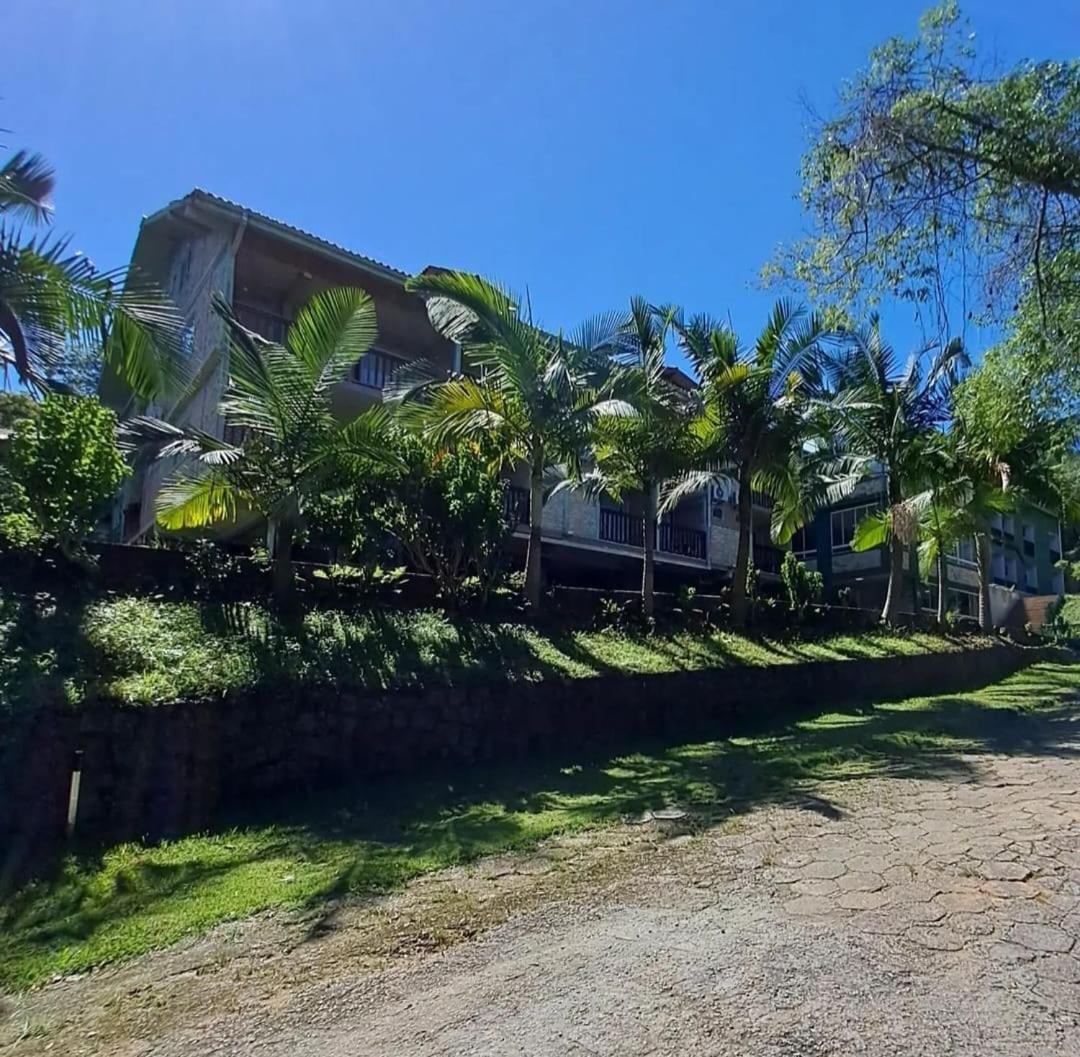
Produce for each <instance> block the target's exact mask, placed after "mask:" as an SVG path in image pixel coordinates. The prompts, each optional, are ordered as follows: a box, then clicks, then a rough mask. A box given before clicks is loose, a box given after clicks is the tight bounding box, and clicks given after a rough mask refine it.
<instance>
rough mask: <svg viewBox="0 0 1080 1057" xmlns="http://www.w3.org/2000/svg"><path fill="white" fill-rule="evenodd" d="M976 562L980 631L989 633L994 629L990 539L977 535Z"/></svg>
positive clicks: (985, 535)
mask: <svg viewBox="0 0 1080 1057" xmlns="http://www.w3.org/2000/svg"><path fill="white" fill-rule="evenodd" d="M975 561H976V563H977V564H978V567H979V629H980V630H981V631H985V632H989V631H990V629H991V628H992V627H993V617H992V616H991V613H990V537H989V536H988V535H987V534H986V533H985V532H977V533H975Z"/></svg>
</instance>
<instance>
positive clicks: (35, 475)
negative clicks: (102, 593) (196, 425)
mask: <svg viewBox="0 0 1080 1057" xmlns="http://www.w3.org/2000/svg"><path fill="white" fill-rule="evenodd" d="M10 462H11V471H12V475H13V477H14V479H15V481H16V482H17V483H18V485H19V486H21V488H22V489H23V491H24V493H25V498H26V506H27V509H28V512H29V513H30V514H31V515H32V516H33V518H34V520H35V522H36V523H37V527H38V529H39V530H40V531H41V533H42V534H43V535H44V536H46V537H49V538H51V539H53V540H55V541H56V542H57V543H58V544H59V545H60V547H61V548H62V549H63V550H64V551H65V553H72V552H73V551H75V550H77V549H78V548H79V547H80V545H81V542H82V540H83V539H84V538H85V537H86V536H88V535H89V534H90V532H91V530H92V529H93V528H94V526H95V524H96V522H97V518H98V515H99V514H100V513H101V512H102V510H103V508H104V507H105V506H106V504H107V503H108V502H109V500H111V499H112V498H113V497H114V496H115V494H116V490H117V488H118V487H119V486H120V482H121V481H123V479H124V478H125V477H126V476H127V475H128V473H129V472H130V471H129V469H128V466H127V464H126V463H125V462H124V458H123V456H122V455H121V453H120V450H119V448H118V447H117V443H116V416H115V415H114V414H113V412H112V411H111V410H109V409H108V408H106V407H104V406H103V405H102V404H101V402H100V401H98V400H97V399H96V398H94V397H74V396H60V395H56V394H50V395H49V396H47V397H46V398H45V400H44V401H43V402H42V403H41V405H40V406H39V408H38V412H37V415H36V416H34V417H33V418H29V419H23V420H22V421H21V422H20V423H19V425H18V428H17V430H16V432H15V435H14V437H13V438H12V441H11V455H10Z"/></svg>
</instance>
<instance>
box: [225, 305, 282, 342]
mask: <svg viewBox="0 0 1080 1057" xmlns="http://www.w3.org/2000/svg"><path fill="white" fill-rule="evenodd" d="M233 315H234V316H236V319H237V322H238V323H239V324H240V325H241V326H242V327H246V328H247V329H248V330H253V331H255V333H256V334H261V335H262V336H263V337H264V338H266V340H267V341H276V342H277V343H278V344H280V343H281V342H283V341H284V340H285V335H286V333H288V330H289V327H291V326H292V320H291V319H287V318H286V317H285V316H282V315H279V314H278V313H277V312H268V311H267V310H266V309H263V308H256V307H255V306H254V305H245V304H244V303H243V302H241V301H237V302H235V303H234V304H233Z"/></svg>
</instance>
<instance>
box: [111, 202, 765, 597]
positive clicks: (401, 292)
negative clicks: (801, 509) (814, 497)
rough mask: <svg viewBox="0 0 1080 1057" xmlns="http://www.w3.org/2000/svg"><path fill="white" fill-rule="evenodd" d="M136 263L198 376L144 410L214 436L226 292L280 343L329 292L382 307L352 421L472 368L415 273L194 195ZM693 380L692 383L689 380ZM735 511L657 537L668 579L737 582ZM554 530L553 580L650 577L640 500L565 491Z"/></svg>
mask: <svg viewBox="0 0 1080 1057" xmlns="http://www.w3.org/2000/svg"><path fill="white" fill-rule="evenodd" d="M132 264H133V266H134V267H135V268H137V269H138V270H139V271H141V272H142V273H144V274H146V275H148V276H150V277H151V278H153V279H155V280H156V281H157V282H158V283H159V284H160V285H161V286H162V287H163V289H164V290H165V291H166V292H167V293H168V294H169V296H170V297H171V298H172V300H173V301H174V303H175V304H176V305H178V306H179V308H180V310H181V312H182V313H183V315H184V317H185V319H186V320H187V323H188V333H187V348H188V355H189V357H190V362H189V363H188V365H187V366H188V370H189V373H190V375H191V376H192V377H193V378H194V379H195V381H194V383H193V385H192V386H191V387H190V388H189V390H188V392H187V393H186V394H185V395H184V396H183V398H181V399H180V400H178V401H176V402H173V403H171V404H168V405H158V406H153V407H150V408H147V409H145V410H146V411H148V412H149V413H152V414H156V415H159V416H161V417H163V418H166V419H169V420H171V421H175V422H178V423H189V424H192V425H195V426H198V427H199V428H200V429H203V430H205V431H207V432H209V433H211V434H213V435H215V436H219V437H223V436H225V434H226V430H227V427H226V425H225V423H224V421H223V420H222V418H221V416H220V414H219V413H218V410H217V409H218V403H219V401H220V400H221V397H222V395H223V393H224V390H225V385H226V382H227V367H228V365H227V342H226V333H225V328H224V324H223V323H222V321H221V319H220V318H219V317H218V315H217V314H216V313H215V312H214V310H213V307H212V298H213V296H214V295H215V294H220V295H221V296H223V297H224V298H225V299H226V300H227V301H228V302H230V303H231V305H232V307H233V311H234V313H235V315H236V316H237V318H238V319H239V320H240V322H241V323H243V324H244V325H245V326H246V327H248V328H249V329H251V330H253V331H256V332H257V333H260V334H262V335H263V336H264V337H266V338H268V339H270V340H275V341H276V340H281V339H282V338H283V336H284V334H285V332H286V330H287V328H288V326H289V324H290V322H291V321H292V319H293V318H294V317H295V315H296V313H297V311H298V310H299V309H300V308H301V307H302V306H303V305H304V304H305V303H306V302H307V301H308V300H309V299H310V298H311V297H312V296H313V295H314V294H316V293H317V292H318V291H320V290H323V289H326V288H327V287H331V286H358V287H361V288H362V289H364V290H366V291H367V293H368V294H369V295H370V296H371V297H372V299H373V301H374V303H375V310H376V315H377V318H378V328H379V336H378V340H377V342H376V344H375V346H374V348H373V349H372V350H371V351H370V352H368V353H367V354H366V355H364V356H363V357H362V358H360V359H359V360H358V361H357V363H356V365H355V366H354V367H353V369H352V370H351V371H350V372H349V374H348V376H347V377H345V378H343V379H342V380H341V382H340V384H339V385H338V386H337V389H336V390H335V393H334V397H333V408H334V411H335V413H336V414H337V415H339V416H340V417H342V418H343V419H347V418H349V417H352V416H354V415H356V414H357V413H358V412H360V411H361V410H363V409H364V408H365V407H369V406H371V404H372V403H374V402H376V401H378V400H380V399H381V398H382V392H383V389H384V387H385V386H386V384H387V383H388V382H389V381H390V379H391V378H392V376H393V374H394V372H395V371H396V370H397V368H398V367H400V366H401V365H403V364H405V363H408V362H411V361H414V360H417V359H424V360H427V361H428V362H429V363H430V364H432V365H433V366H434V367H435V369H436V370H437V371H445V372H446V373H447V374H449V373H451V372H453V371H457V370H460V369H461V367H462V364H461V356H460V350H459V349H457V348H456V347H455V346H454V345H453V344H452V343H451V342H449V341H447V340H446V339H445V338H443V337H442V336H441V335H439V334H438V333H436V332H435V330H434V329H433V328H432V326H431V324H430V322H429V320H428V316H427V310H426V307H425V305H424V302H423V300H422V299H421V298H419V297H417V296H415V295H413V294H411V293H409V292H407V291H406V290H405V280H406V279H407V278H408V273H406V272H404V271H400V270H398V269H396V268H393V267H391V266H389V265H387V264H383V263H382V262H379V261H376V260H373V259H371V258H369V257H365V256H363V255H361V254H357V253H354V252H352V251H351V250H348V249H346V248H344V247H342V246H338V245H336V244H334V243H331V242H328V241H326V240H325V239H321V238H319V237H317V236H315V235H312V234H310V233H308V232H304V231H301V230H299V229H297V228H294V227H292V226H291V225H288V224H285V223H283V222H281V221H279V220H275V219H273V218H271V217H267V216H264V215H263V214H260V213H256V212H254V211H252V210H250V209H246V208H244V207H243V206H241V205H238V204H236V203H234V202H230V201H228V200H226V199H223V198H220V197H218V196H216V195H212V194H210V193H208V192H205V191H201V190H195V191H192V192H191V193H190V194H188V195H186V196H184V197H183V198H180V199H178V200H176V201H174V202H171V203H170V204H169V205H167V206H165V207H164V208H163V209H161V210H158V211H157V212H156V213H153V214H152V215H150V216H147V217H145V218H144V219H143V221H142V224H141V226H140V229H139V235H138V239H137V241H136V244H135V250H134V253H133V255H132ZM673 370H674V369H673ZM678 373H680V374H681V372H678ZM682 380H683V381H685V382H686V383H689V384H693V383H692V381H691V380H690V379H688V378H686V376H685V375H683V376H682ZM101 395H102V398H103V399H104V400H105V401H106V402H107V403H109V404H111V405H112V406H113V407H115V408H116V409H117V410H118V412H119V413H120V415H121V417H123V416H124V415H126V414H131V413H134V412H135V411H136V410H141V409H137V408H135V407H134V405H133V403H132V401H131V399H130V395H129V393H128V392H127V390H126V389H125V388H124V386H122V385H121V384H120V383H119V381H118V380H117V379H116V378H115V376H111V375H108V374H107V375H106V376H105V377H104V378H103V380H102V386H101ZM171 468H172V467H171V466H170V464H169V463H168V461H161V462H157V463H154V464H152V465H151V466H149V467H147V468H146V469H145V470H143V471H142V472H141V473H140V474H139V475H137V476H136V477H135V478H133V479H132V480H131V481H130V482H129V484H128V486H127V489H126V492H125V494H124V497H123V501H122V503H121V504H120V505H119V506H118V510H117V514H116V517H115V520H114V535H115V536H116V537H117V538H120V539H123V540H125V541H136V540H139V539H141V538H143V537H144V536H145V535H146V533H147V532H148V531H150V530H151V529H152V528H153V526H154V522H155V498H156V496H157V493H158V491H159V489H160V487H161V484H162V481H163V479H164V478H165V477H166V476H167V475H168V473H169V471H170V469H171ZM526 483H527V476H526V474H525V472H524V470H522V471H520V472H518V473H515V474H514V475H513V476H512V478H511V482H510V489H509V492H508V516H510V517H511V518H512V519H513V520H514V522H515V526H516V527H515V530H514V533H513V540H512V546H514V547H515V548H519V549H522V550H523V549H524V545H525V539H526V537H527V530H526V523H527V520H528V496H527V491H525V485H526ZM736 510H737V508H736V505H735V503H734V500H733V498H732V497H731V496H728V495H721V494H718V495H711V496H710V495H705V494H702V495H701V496H697V497H693V498H690V499H687V500H685V501H684V502H682V503H680V504H679V506H678V507H677V508H676V509H675V510H673V511H671V512H670V513H668V514H667V515H665V516H664V518H663V519H662V520H661V523H660V525H659V530H658V533H657V548H658V550H657V576H658V582H659V583H661V584H663V583H664V582H665V581H668V582H678V581H680V580H684V579H689V578H692V579H695V580H700V579H701V578H702V577H703V576H706V577H707V576H710V575H713V574H716V575H717V576H718V577H722V576H723V575H724V574H726V573H728V572H729V571H730V569H731V567H732V566H733V565H734V561H735V545H736V540H737V535H738V525H737V513H736ZM755 516H757V512H756V513H755ZM249 527H250V526H249ZM543 533H544V539H545V548H544V549H545V558H544V561H545V569H546V571H547V572H548V573H549V574H550V575H552V576H553V577H555V578H561V577H565V578H572V579H575V580H579V581H580V580H584V581H589V580H593V581H596V582H608V583H613V584H614V583H617V582H628V578H631V577H634V576H637V575H640V562H641V548H642V538H641V537H642V525H641V497H639V496H628V497H625V498H624V500H623V501H622V502H615V501H613V500H611V499H609V498H607V497H605V498H601V499H599V500H590V499H587V498H586V497H584V496H583V495H582V494H580V493H577V492H573V491H567V492H561V493H559V494H558V495H556V496H554V497H553V498H552V499H551V500H550V501H549V502H548V503H546V504H545V507H544V513H543ZM767 538H768V532H767V512H766V519H765V533H764V535H763V536H762V540H763V541H764V542H763V543H762V544H761V545H759V547H758V551H759V554H758V555H757V559H758V562H757V563H758V566H759V568H762V569H763V571H765V572H766V573H770V572H772V571H773V570H777V571H778V569H779V554H778V552H775V553H774V549H771V548H766V546H765V543H767Z"/></svg>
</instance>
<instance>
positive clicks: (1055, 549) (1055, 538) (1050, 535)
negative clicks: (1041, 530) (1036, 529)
mask: <svg viewBox="0 0 1080 1057" xmlns="http://www.w3.org/2000/svg"><path fill="white" fill-rule="evenodd" d="M1046 536H1047V540H1046V545H1047V550H1049V551H1050V560H1051V561H1052V562H1056V561H1060V560H1061V536H1060V534H1059V533H1058V530H1057V529H1056V528H1052V529H1048V530H1047V533H1046Z"/></svg>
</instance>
